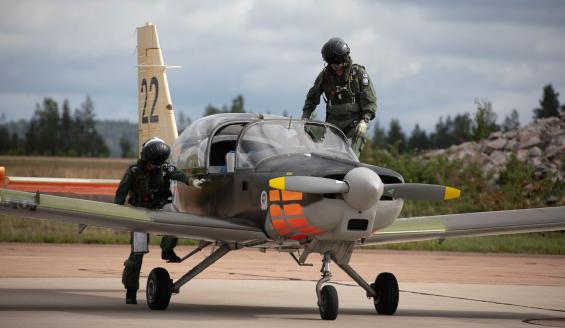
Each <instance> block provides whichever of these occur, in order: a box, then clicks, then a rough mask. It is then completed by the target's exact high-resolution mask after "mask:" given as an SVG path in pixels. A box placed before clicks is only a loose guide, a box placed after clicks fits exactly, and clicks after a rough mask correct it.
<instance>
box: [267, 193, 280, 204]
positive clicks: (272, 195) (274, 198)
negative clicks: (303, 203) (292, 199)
mask: <svg viewBox="0 0 565 328" xmlns="http://www.w3.org/2000/svg"><path fill="white" fill-rule="evenodd" d="M269 200H270V201H271V202H278V201H280V200H281V196H280V193H279V191H278V190H269Z"/></svg>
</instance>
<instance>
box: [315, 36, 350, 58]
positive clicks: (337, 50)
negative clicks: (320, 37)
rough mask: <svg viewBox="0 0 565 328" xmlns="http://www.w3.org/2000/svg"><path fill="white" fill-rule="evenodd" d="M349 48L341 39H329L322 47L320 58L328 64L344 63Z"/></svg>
mask: <svg viewBox="0 0 565 328" xmlns="http://www.w3.org/2000/svg"><path fill="white" fill-rule="evenodd" d="M349 52H350V49H349V46H348V45H347V43H345V41H343V39H341V38H331V39H329V40H328V42H326V43H325V44H324V46H323V47H322V58H324V60H325V61H326V62H327V63H328V64H340V63H345V62H346V60H347V57H348V56H349Z"/></svg>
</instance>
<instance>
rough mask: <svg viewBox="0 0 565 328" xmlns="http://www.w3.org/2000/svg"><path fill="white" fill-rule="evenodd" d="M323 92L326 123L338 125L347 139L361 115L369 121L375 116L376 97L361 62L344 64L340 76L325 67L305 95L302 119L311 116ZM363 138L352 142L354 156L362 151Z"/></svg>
mask: <svg viewBox="0 0 565 328" xmlns="http://www.w3.org/2000/svg"><path fill="white" fill-rule="evenodd" d="M322 94H323V95H324V101H325V102H326V122H329V123H332V124H334V125H336V126H337V127H339V128H340V129H341V131H343V133H344V134H345V135H346V136H347V137H348V138H353V137H354V135H355V128H356V126H357V124H358V123H359V122H360V121H361V120H362V119H363V118H364V117H367V118H368V119H369V120H372V119H373V118H375V113H376V111H377V96H376V95H375V90H374V89H373V84H372V82H371V79H370V78H369V74H367V71H366V70H365V67H363V66H361V65H357V64H352V63H351V62H349V63H346V64H345V68H344V73H343V75H341V76H338V75H337V73H336V72H335V71H334V70H333V69H332V68H331V67H330V66H329V65H328V66H326V67H325V68H324V69H323V70H322V71H321V72H320V74H318V77H317V78H316V80H315V81H314V86H312V88H310V90H309V91H308V94H307V95H306V101H305V102H304V107H303V109H302V112H303V113H302V117H303V118H308V119H309V118H310V116H311V115H312V113H313V112H314V110H315V109H316V106H318V104H320V96H321V95H322ZM365 141H366V138H362V140H360V142H355V143H354V145H352V146H354V148H355V149H353V150H354V151H355V152H356V153H357V156H359V155H360V154H361V151H362V150H363V147H364V146H365Z"/></svg>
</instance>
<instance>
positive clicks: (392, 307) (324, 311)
mask: <svg viewBox="0 0 565 328" xmlns="http://www.w3.org/2000/svg"><path fill="white" fill-rule="evenodd" d="M333 260H334V262H336V263H337V265H338V266H339V267H340V268H341V269H342V270H343V271H344V272H345V273H347V275H348V276H350V277H351V278H352V279H353V280H355V282H357V284H359V286H360V287H361V288H363V289H364V290H365V291H366V292H367V298H373V303H374V305H375V310H376V311H377V313H378V314H384V315H392V314H394V313H395V312H396V309H397V307H398V299H399V291H398V282H397V280H396V277H395V276H394V275H393V274H392V273H390V272H382V273H380V274H379V275H378V276H377V278H376V279H375V283H373V284H370V285H369V284H368V283H367V282H366V281H365V280H364V279H363V278H362V277H361V276H360V275H359V274H358V273H357V272H355V270H353V268H352V267H350V266H349V265H348V264H345V263H340V262H339V261H337V260H336V259H335V258H334V259H333ZM331 261H332V255H331V253H330V252H326V253H324V258H323V260H322V269H321V270H320V271H321V272H322V278H321V279H320V280H318V283H317V284H316V294H317V295H318V309H319V310H320V316H321V317H322V319H324V320H335V319H336V318H337V313H338V310H339V301H338V296H337V291H336V289H335V287H333V286H330V285H326V286H323V287H322V285H324V284H325V283H328V282H329V281H330V280H331V277H332V273H331V271H330V263H331Z"/></svg>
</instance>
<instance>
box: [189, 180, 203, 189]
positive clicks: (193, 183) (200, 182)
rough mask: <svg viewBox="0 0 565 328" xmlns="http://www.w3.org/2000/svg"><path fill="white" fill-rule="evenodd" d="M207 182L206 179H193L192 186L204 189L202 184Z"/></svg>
mask: <svg viewBox="0 0 565 328" xmlns="http://www.w3.org/2000/svg"><path fill="white" fill-rule="evenodd" d="M205 183H206V180H205V179H192V186H193V187H194V188H196V189H202V186H203V185H204V184H205Z"/></svg>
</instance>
